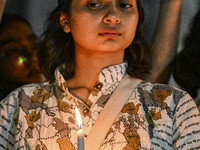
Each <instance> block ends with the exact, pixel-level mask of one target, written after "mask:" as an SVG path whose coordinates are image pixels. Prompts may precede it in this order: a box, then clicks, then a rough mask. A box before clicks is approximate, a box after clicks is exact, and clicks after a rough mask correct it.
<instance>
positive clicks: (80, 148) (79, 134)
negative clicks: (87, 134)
mask: <svg viewBox="0 0 200 150" xmlns="http://www.w3.org/2000/svg"><path fill="white" fill-rule="evenodd" d="M77 139H78V150H84V132H83V129H79V130H78V132H77Z"/></svg>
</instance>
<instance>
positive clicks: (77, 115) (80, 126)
mask: <svg viewBox="0 0 200 150" xmlns="http://www.w3.org/2000/svg"><path fill="white" fill-rule="evenodd" d="M75 115H76V121H77V125H78V128H79V129H81V128H82V120H81V114H80V112H79V110H78V108H75Z"/></svg>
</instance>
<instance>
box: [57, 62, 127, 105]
mask: <svg viewBox="0 0 200 150" xmlns="http://www.w3.org/2000/svg"><path fill="white" fill-rule="evenodd" d="M126 68H127V63H126V62H124V63H121V64H117V65H112V66H108V67H105V68H103V69H102V71H101V72H100V74H99V77H98V80H97V82H96V84H95V85H94V87H93V89H92V91H91V93H90V95H89V97H88V100H87V101H86V105H87V107H89V108H90V107H92V106H94V105H95V104H96V103H101V104H104V103H105V101H106V100H107V99H108V98H109V97H110V95H111V94H112V92H113V91H114V89H115V88H116V86H117V85H118V84H119V82H120V81H121V79H122V78H123V77H124V76H125V75H126ZM55 79H56V80H55V81H56V84H57V86H58V87H59V88H60V89H61V90H62V91H63V92H64V94H65V96H66V97H67V98H68V99H69V100H75V101H79V102H81V103H84V102H83V101H81V100H80V99H78V98H76V97H74V96H73V95H72V94H71V93H70V92H69V90H68V87H67V83H66V81H65V79H64V77H63V75H62V74H61V72H60V70H59V67H57V68H56V70H55ZM99 100H100V101H99ZM102 107H103V106H102Z"/></svg>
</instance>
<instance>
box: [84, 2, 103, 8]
mask: <svg viewBox="0 0 200 150" xmlns="http://www.w3.org/2000/svg"><path fill="white" fill-rule="evenodd" d="M87 6H88V8H90V9H98V8H101V7H102V6H103V5H102V4H99V3H89V4H87Z"/></svg>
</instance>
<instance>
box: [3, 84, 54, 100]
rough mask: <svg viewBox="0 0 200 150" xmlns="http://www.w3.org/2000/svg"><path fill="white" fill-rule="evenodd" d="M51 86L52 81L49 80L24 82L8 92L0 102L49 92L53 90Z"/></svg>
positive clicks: (52, 85)
mask: <svg viewBox="0 0 200 150" xmlns="http://www.w3.org/2000/svg"><path fill="white" fill-rule="evenodd" d="M53 88H54V83H49V82H41V83H31V84H25V85H22V86H20V87H19V88H17V89H15V90H13V91H12V92H10V94H8V95H7V96H6V97H5V98H4V99H3V100H1V103H6V102H8V101H13V100H14V101H15V102H17V101H19V100H22V99H26V98H28V97H29V98H31V97H32V96H33V95H37V94H45V93H50V92H52V91H53Z"/></svg>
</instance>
